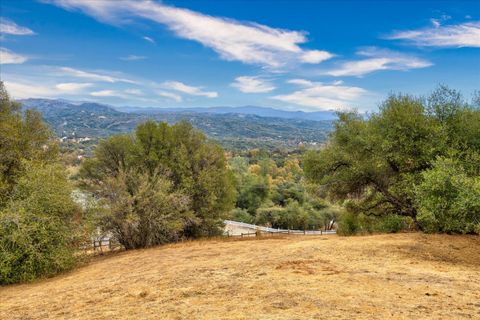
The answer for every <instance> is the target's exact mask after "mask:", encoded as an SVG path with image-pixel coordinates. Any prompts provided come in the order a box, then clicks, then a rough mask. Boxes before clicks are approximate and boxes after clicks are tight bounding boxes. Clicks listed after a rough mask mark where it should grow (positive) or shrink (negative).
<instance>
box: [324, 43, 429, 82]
mask: <svg viewBox="0 0 480 320" xmlns="http://www.w3.org/2000/svg"><path fill="white" fill-rule="evenodd" d="M357 55H359V56H363V57H365V59H361V60H356V61H347V62H344V63H342V64H341V65H340V66H339V67H338V68H336V69H333V70H329V71H326V72H324V74H326V75H330V76H334V77H340V76H357V77H360V76H363V75H365V74H368V73H372V72H375V71H380V70H401V71H406V70H410V69H419V68H426V67H430V66H432V65H433V64H432V63H431V62H430V61H427V60H424V59H421V58H418V57H415V56H411V55H407V54H403V53H399V52H394V51H390V50H381V49H377V48H373V47H369V48H365V49H363V50H360V51H358V52H357Z"/></svg>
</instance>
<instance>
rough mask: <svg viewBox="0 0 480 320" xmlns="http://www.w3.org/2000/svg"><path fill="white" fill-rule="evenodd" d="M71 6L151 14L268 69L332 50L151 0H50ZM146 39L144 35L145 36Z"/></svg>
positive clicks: (124, 17) (107, 15) (112, 13)
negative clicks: (312, 48) (311, 46)
mask: <svg viewBox="0 0 480 320" xmlns="http://www.w3.org/2000/svg"><path fill="white" fill-rule="evenodd" d="M48 2H50V3H53V4H56V5H58V6H61V7H63V8H65V9H68V10H75V9H77V10H81V11H82V12H84V13H86V14H88V15H91V16H93V17H95V18H97V19H98V20H100V21H103V22H107V23H112V24H119V23H123V22H124V21H128V20H130V19H131V18H132V17H138V18H143V19H148V20H151V21H154V22H157V23H159V24H162V25H165V26H167V27H168V28H169V29H170V30H171V31H172V32H173V33H174V34H175V35H177V36H178V37H180V38H184V39H188V40H192V41H196V42H199V43H201V44H202V45H204V46H205V47H208V48H211V49H212V50H214V51H215V52H217V53H218V54H219V56H220V57H221V58H222V59H224V60H229V61H241V62H243V63H246V64H256V65H261V66H264V67H267V68H276V69H278V68H281V67H284V66H286V65H288V64H291V63H310V64H316V63H320V62H321V61H324V60H327V59H330V58H332V57H333V54H331V53H329V52H327V51H323V50H307V49H304V48H302V47H300V45H301V44H304V43H306V42H307V41H308V39H307V37H306V32H303V31H290V30H285V29H279V28H271V27H269V26H266V25H261V24H257V23H252V22H240V21H236V20H233V19H228V18H223V17H214V16H209V15H205V14H202V13H199V12H195V11H192V10H188V9H182V8H177V7H172V6H167V5H165V4H162V3H159V2H153V1H144V0H143V1H133V0H125V1H122V3H121V5H118V3H116V2H115V1H108V0H97V1H83V0H50V1H48ZM144 39H145V38H144Z"/></svg>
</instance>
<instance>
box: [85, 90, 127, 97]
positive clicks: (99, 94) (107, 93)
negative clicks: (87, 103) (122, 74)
mask: <svg viewBox="0 0 480 320" xmlns="http://www.w3.org/2000/svg"><path fill="white" fill-rule="evenodd" d="M90 95H91V96H94V97H118V96H121V94H120V93H118V92H117V91H115V90H100V91H94V92H90Z"/></svg>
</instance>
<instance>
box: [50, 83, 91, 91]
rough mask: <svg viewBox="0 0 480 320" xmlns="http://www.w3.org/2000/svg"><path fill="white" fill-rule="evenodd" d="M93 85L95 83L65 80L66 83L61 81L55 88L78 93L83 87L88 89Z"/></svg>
mask: <svg viewBox="0 0 480 320" xmlns="http://www.w3.org/2000/svg"><path fill="white" fill-rule="evenodd" d="M91 86H93V83H78V82H65V83H59V84H57V85H55V88H56V89H57V90H60V91H62V92H74V93H78V92H79V91H82V90H83V89H86V88H88V87H91Z"/></svg>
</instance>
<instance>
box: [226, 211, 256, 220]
mask: <svg viewBox="0 0 480 320" xmlns="http://www.w3.org/2000/svg"><path fill="white" fill-rule="evenodd" d="M230 219H232V220H233V221H239V222H245V223H253V222H254V221H253V220H254V218H253V217H252V215H250V214H249V213H248V211H247V210H245V209H241V208H235V209H233V210H232V211H231V212H230Z"/></svg>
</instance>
